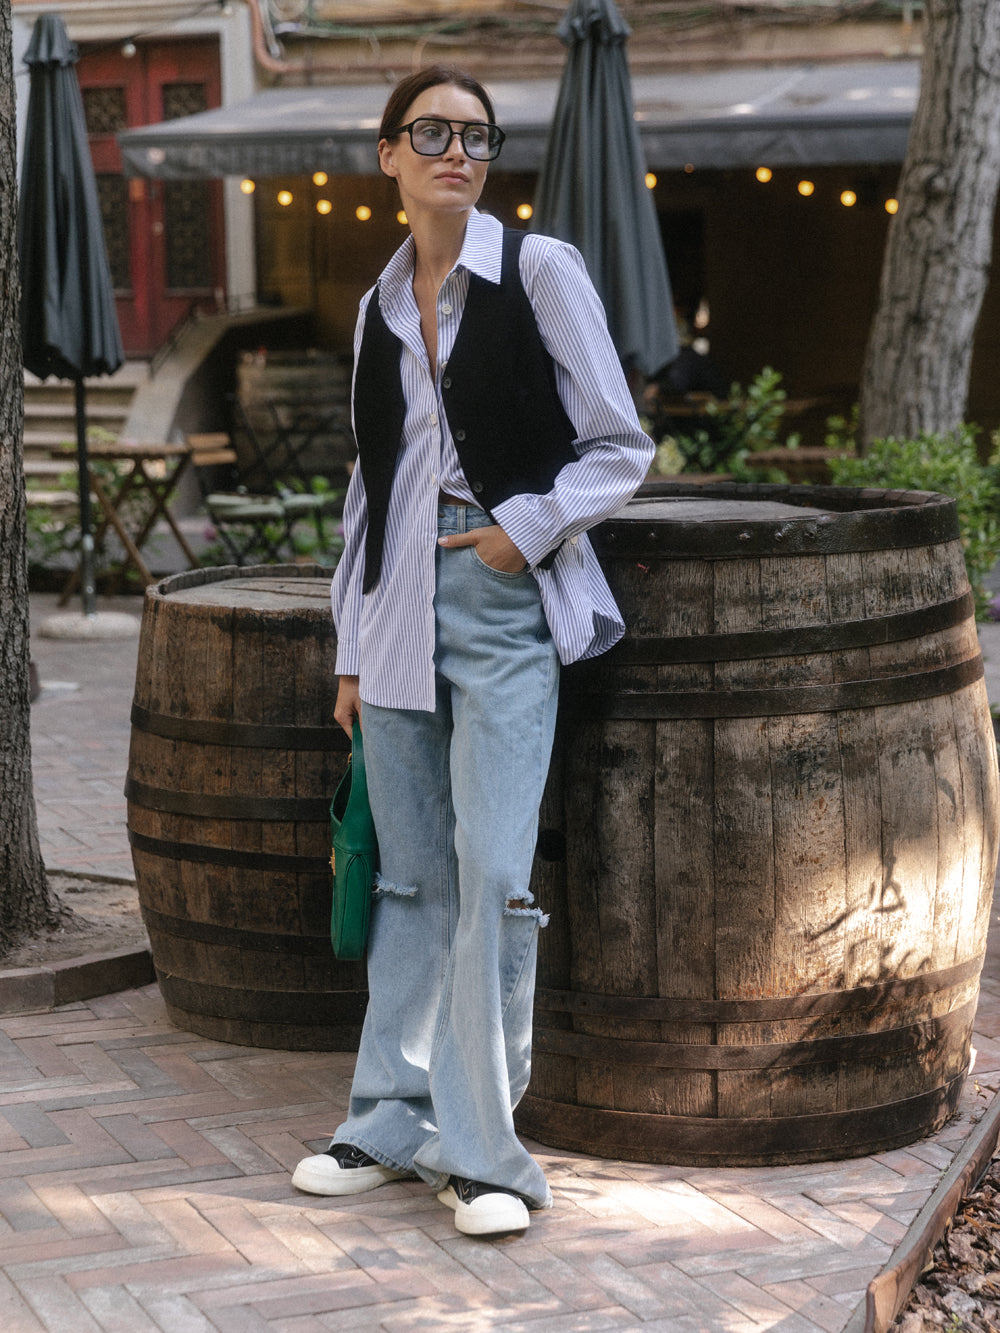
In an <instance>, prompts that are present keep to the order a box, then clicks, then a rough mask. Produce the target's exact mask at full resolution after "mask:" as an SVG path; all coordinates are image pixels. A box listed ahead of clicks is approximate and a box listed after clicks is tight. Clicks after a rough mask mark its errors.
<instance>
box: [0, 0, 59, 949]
mask: <svg viewBox="0 0 1000 1333" xmlns="http://www.w3.org/2000/svg"><path fill="white" fill-rule="evenodd" d="M13 59H14V58H13V51H12V45H11V20H10V0H0V957H2V955H3V954H4V953H6V952H7V951H8V950H9V949H10V948H11V947H12V945H13V944H14V943H16V942H17V941H18V940H20V939H22V938H23V937H24V936H25V935H29V934H31V933H32V932H34V931H37V930H39V929H40V928H41V927H42V926H43V925H45V923H46V922H47V921H50V920H51V919H52V918H53V916H54V906H53V904H52V901H51V899H50V896H49V889H48V883H47V881H46V877H45V867H44V865H43V864H42V857H41V852H40V851H39V847H38V825H37V822H36V818H35V798H34V793H33V790H32V785H31V744H30V717H31V712H30V704H29V700H28V688H29V687H28V645H29V640H28V631H29V626H28V565H27V550H26V546H25V537H26V521H25V509H24V471H23V465H22V443H21V442H22V434H23V420H24V413H23V398H24V376H23V371H22V369H21V338H20V332H19V325H18V295H19V293H18V280H17V247H16V224H17V164H16V152H15V122H14V78H13V70H12V66H13Z"/></svg>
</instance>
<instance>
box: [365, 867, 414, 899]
mask: <svg viewBox="0 0 1000 1333" xmlns="http://www.w3.org/2000/svg"><path fill="white" fill-rule="evenodd" d="M372 888H373V891H374V893H375V895H376V896H378V895H379V894H386V895H388V896H391V897H394V898H415V897H416V896H417V886H416V885H415V884H394V883H393V882H392V880H391V879H386V878H385V876H384V875H382V874H380V873H379V872H378V871H376V872H375V882H374V884H373V886H372Z"/></svg>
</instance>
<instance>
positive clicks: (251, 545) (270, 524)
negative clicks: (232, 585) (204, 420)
mask: <svg viewBox="0 0 1000 1333" xmlns="http://www.w3.org/2000/svg"><path fill="white" fill-rule="evenodd" d="M186 440H187V444H188V446H189V448H190V450H191V467H192V469H193V471H194V475H195V477H196V478H197V481H198V489H199V491H200V492H201V498H202V503H203V504H204V506H205V510H206V512H207V514H208V517H209V519H210V521H211V523H212V526H213V527H214V529H215V531H216V533H217V534H218V536H219V540H220V541H221V542H222V544H223V546H224V547H225V548H226V550H227V551H228V553H229V554H230V555H231V556H232V558H233V562H234V563H235V564H237V565H242V564H244V563H251V562H252V563H256V562H258V561H259V560H261V559H262V558H266V559H268V560H273V561H278V562H280V561H282V560H283V559H285V558H286V552H285V550H284V548H285V547H286V545H287V544H288V542H289V539H290V525H291V522H292V516H291V514H290V513H289V511H288V510H287V509H286V507H285V505H284V504H283V503H282V501H281V499H280V498H279V497H278V496H276V495H259V494H257V495H255V494H252V493H251V492H250V491H248V490H247V488H246V487H245V486H243V485H242V484H241V483H240V480H239V476H240V474H239V466H238V459H237V456H236V450H235V449H234V448H233V447H232V443H231V441H230V438H229V436H228V435H227V434H225V433H224V432H221V431H213V432H210V433H208V434H194V435H188V436H186ZM220 474H221V476H222V477H223V478H224V484H223V485H222V486H221V487H220V486H219V484H218V482H219V479H220Z"/></svg>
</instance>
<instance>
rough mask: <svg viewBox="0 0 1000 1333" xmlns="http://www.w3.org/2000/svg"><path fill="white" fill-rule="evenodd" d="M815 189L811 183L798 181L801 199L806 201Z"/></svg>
mask: <svg viewBox="0 0 1000 1333" xmlns="http://www.w3.org/2000/svg"><path fill="white" fill-rule="evenodd" d="M815 189H816V186H815V185H814V184H813V183H812V181H799V184H798V191H799V194H801V195H802V197H803V199H808V198H809V196H810V195H811V194H812V193H813V192H814V191H815Z"/></svg>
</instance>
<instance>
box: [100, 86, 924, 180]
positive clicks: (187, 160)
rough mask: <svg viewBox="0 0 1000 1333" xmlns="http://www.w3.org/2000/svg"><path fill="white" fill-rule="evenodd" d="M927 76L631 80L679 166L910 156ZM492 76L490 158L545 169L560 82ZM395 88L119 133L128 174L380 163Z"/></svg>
mask: <svg viewBox="0 0 1000 1333" xmlns="http://www.w3.org/2000/svg"><path fill="white" fill-rule="evenodd" d="M919 77H920V66H919V62H917V61H915V60H882V61H870V62H867V61H866V62H861V61H859V62H856V63H853V64H829V65H828V64H801V65H794V66H788V65H781V66H752V67H747V68H735V69H726V70H713V71H710V72H702V73H673V74H639V75H635V76H634V77H633V80H632V86H633V93H634V96H635V105H636V119H637V120H638V122H639V130H640V134H641V137H642V142H643V146H644V148H645V152H646V160H647V164H648V166H649V167H651V168H652V169H654V170H659V171H670V170H677V169H680V168H683V167H684V166H686V165H687V164H688V163H691V164H693V165H694V166H695V167H699V168H702V167H710V168H721V167H748V166H759V165H767V166H771V167H775V166H788V165H803V166H804V165H807V164H808V165H811V166H823V165H832V164H836V163H839V162H865V163H879V162H902V160H903V157H904V155H905V152H906V141H907V136H908V134H909V128H910V120H911V118H912V115H913V111H914V108H915V107H916V103H917V92H918V85H919ZM489 87H490V92H491V94H493V96H494V100H495V102H496V108H497V117H498V119H499V121H500V123H501V125H503V127H504V129H505V130H506V131H507V141H506V143H505V144H504V150H503V153H502V155H501V156H500V157H499V158H498V159H497V162H496V163H495V164H494V166H493V168H492V170H494V171H497V170H501V171H537V170H538V167H539V165H540V163H541V160H542V154H543V152H544V149H545V141H546V137H547V135H548V128H549V121H550V119H551V116H552V112H553V109H554V107H555V100H556V92H557V83H556V81H555V80H551V79H541V80H524V81H509V82H496V83H491V84H490V85H489ZM387 95H388V88H387V87H386V86H385V85H382V84H378V85H373V86H372V85H368V86H350V87H310V88H269V89H267V90H265V91H264V92H260V93H258V94H257V95H256V96H255V97H251V98H249V99H248V100H247V101H245V102H238V103H234V104H233V105H231V106H225V107H220V108H218V109H217V110H215V111H203V112H200V113H199V114H198V115H194V116H184V117H182V118H180V119H178V120H171V121H165V122H164V123H163V124H160V125H147V126H144V127H143V128H141V129H134V130H126V131H124V132H123V133H122V134H120V135H119V136H118V141H119V144H120V145H121V150H122V156H123V159H124V162H125V170H126V172H127V173H128V174H129V175H133V176H157V177H161V178H164V179H183V178H186V177H199V176H254V177H264V176H297V175H303V174H306V173H309V172H312V171H316V170H319V169H321V168H322V169H323V170H324V171H329V172H331V173H332V174H334V175H355V174H360V175H372V174H374V173H375V172H376V171H377V169H378V168H377V162H376V156H375V140H376V135H377V132H378V125H379V120H380V118H381V114H382V107H383V106H384V104H385V100H386V97H387Z"/></svg>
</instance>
